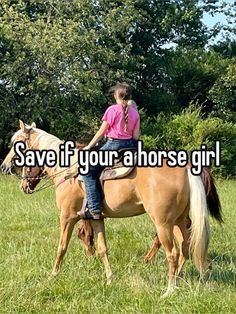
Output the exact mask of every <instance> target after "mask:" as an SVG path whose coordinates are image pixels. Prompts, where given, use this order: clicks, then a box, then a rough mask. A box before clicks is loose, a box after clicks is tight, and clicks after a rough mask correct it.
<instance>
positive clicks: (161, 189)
mask: <svg viewBox="0 0 236 314" xmlns="http://www.w3.org/2000/svg"><path fill="white" fill-rule="evenodd" d="M18 141H22V142H25V144H26V148H27V149H34V150H39V151H41V150H44V151H45V150H49V149H50V150H51V149H53V150H54V151H55V152H56V154H57V155H58V154H59V146H60V144H62V141H61V140H59V139H58V138H57V137H55V136H53V135H51V134H48V133H46V132H44V131H42V130H40V129H37V128H36V127H35V124H32V125H31V126H29V125H25V124H24V123H23V122H22V121H20V129H19V130H18V131H17V132H16V133H15V134H14V136H13V137H12V144H13V145H14V144H15V143H16V142H18ZM75 155H76V156H77V154H75ZM14 158H15V151H14V147H12V148H11V150H10V152H9V153H8V155H7V156H6V158H5V160H4V161H3V163H2V166H1V167H2V170H3V171H4V172H5V173H7V172H8V171H9V169H11V166H12V164H13V160H14ZM78 164H79V161H78ZM78 164H77V165H76V167H78ZM24 168H26V167H24ZM189 168H190V167H189V166H187V167H185V168H180V167H175V168H170V167H168V166H167V165H166V164H164V166H163V167H161V168H158V167H156V168H153V167H152V168H151V167H136V168H135V169H134V171H133V172H131V173H130V174H129V175H128V176H127V177H125V178H122V179H117V180H109V181H105V183H104V195H105V198H104V202H103V208H104V215H105V216H106V217H111V218H121V217H131V216H135V215H140V214H144V213H147V214H148V215H149V217H150V218H151V220H152V221H153V223H154V225H155V227H156V230H157V234H158V237H157V238H156V239H155V240H154V243H153V246H152V248H151V250H150V252H149V254H148V255H149V257H150V256H151V257H152V256H154V255H155V253H156V251H157V248H158V247H159V246H160V245H162V246H163V248H164V250H165V254H166V258H167V262H168V268H169V272H168V274H169V281H168V288H167V291H166V293H165V296H166V295H168V294H170V293H171V292H172V291H173V290H174V288H175V287H176V281H177V278H178V276H179V274H180V271H181V269H182V267H183V264H184V262H185V259H186V257H187V254H188V251H189V244H190V248H191V249H192V254H193V260H194V263H195V265H196V267H197V269H198V270H199V271H204V270H205V269H206V268H207V249H208V241H209V223H208V210H209V211H210V214H211V215H212V216H213V217H214V218H216V219H217V220H218V221H220V222H221V221H222V217H221V209H220V203H219V198H218V195H217V192H216V189H215V186H214V182H213V181H212V177H211V175H210V173H209V172H208V173H206V180H204V183H205V189H204V184H203V180H202V179H201V177H200V176H194V175H192V174H191V171H190V169H189ZM23 170H24V169H23ZM35 170H36V169H34V171H35ZM42 170H43V172H44V173H46V174H47V175H48V176H49V178H51V179H52V180H53V182H54V184H55V187H56V202H57V206H58V208H59V209H60V210H61V213H60V227H61V232H60V240H59V246H58V250H57V255H56V260H55V265H54V268H53V271H52V274H53V276H56V275H57V274H58V273H59V271H60V268H61V264H62V260H63V257H64V255H65V253H66V250H67V247H68V243H69V241H70V238H71V234H72V231H73V228H74V226H75V224H76V222H77V221H78V220H79V219H80V217H79V216H78V214H77V212H78V210H80V208H81V206H82V202H83V199H84V197H85V193H84V190H83V186H82V183H81V182H78V181H77V180H74V179H73V180H65V179H64V177H65V168H61V167H59V165H58V164H57V165H56V166H55V167H52V168H50V167H47V166H44V169H40V168H38V171H36V172H37V173H36V174H35V173H34V175H32V173H31V170H30V169H28V171H25V170H24V175H23V177H22V180H21V188H22V190H23V191H24V192H25V193H31V192H32V189H34V187H35V185H36V184H37V183H36V181H34V182H33V181H32V180H33V179H34V177H35V176H38V175H39V174H40V172H42ZM207 205H208V206H207ZM207 207H208V208H207ZM189 215H190V217H191V220H192V225H191V229H190V231H189V230H187V227H186V219H187V217H188V216H189ZM88 227H90V228H92V230H93V232H94V235H95V238H96V242H97V249H98V254H99V255H100V256H101V258H102V260H103V263H104V266H105V271H106V276H107V282H108V283H110V282H111V279H112V271H111V267H110V264H109V260H108V256H107V245H106V238H105V227H104V220H99V221H91V222H87V221H86V222H85V224H84V228H83V229H86V228H88ZM80 231H81V229H80ZM82 234H83V232H82V233H81V235H82ZM90 234H91V233H90ZM83 239H84V238H83ZM177 242H178V245H177ZM90 249H91V250H92V247H91V246H90ZM90 253H92V251H91V252H90ZM147 260H148V256H147Z"/></svg>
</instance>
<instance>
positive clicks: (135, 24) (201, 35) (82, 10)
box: [0, 0, 236, 152]
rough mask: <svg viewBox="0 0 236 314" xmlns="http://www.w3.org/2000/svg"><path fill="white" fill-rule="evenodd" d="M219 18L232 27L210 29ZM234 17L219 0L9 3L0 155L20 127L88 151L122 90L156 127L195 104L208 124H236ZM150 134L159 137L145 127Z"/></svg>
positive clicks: (4, 20) (1, 49) (1, 75)
mask: <svg viewBox="0 0 236 314" xmlns="http://www.w3.org/2000/svg"><path fill="white" fill-rule="evenodd" d="M219 12H221V13H224V14H225V16H227V18H228V21H229V22H228V24H227V25H218V24H216V25H215V26H214V27H212V28H209V27H207V26H206V25H205V24H204V23H203V16H204V14H211V15H214V14H216V13H219ZM234 17H235V7H229V6H227V4H225V3H222V2H221V1H218V0H208V1H192V0H180V1H175V0H124V1H115V0H111V1H108V0H96V1H93V0H71V1H69V2H66V1H62V0H48V1H40V0H30V1H23V0H20V1H16V0H15V1H14V0H13V1H11V0H1V1H0V65H1V66H0V112H1V120H0V135H1V136H0V147H1V151H2V152H3V151H4V150H6V148H7V144H8V142H9V138H10V136H11V134H12V132H13V131H15V130H16V128H17V126H18V119H19V118H20V119H22V120H24V121H26V122H32V121H35V122H36V124H37V125H38V126H39V127H40V128H42V129H45V130H46V131H49V132H51V133H53V134H55V135H57V136H58V137H60V138H63V139H79V140H80V141H83V142H86V141H87V140H88V139H89V138H91V136H92V134H93V133H94V131H95V130H96V128H97V126H98V125H99V123H100V117H101V115H102V112H103V111H104V109H105V108H106V107H107V106H108V104H110V103H112V99H111V97H110V95H109V88H110V87H111V86H112V85H114V84H115V83H116V82H118V81H120V82H122V81H125V82H128V83H129V84H131V85H132V86H133V88H134V95H133V98H134V99H135V100H136V102H137V103H138V106H139V108H142V115H143V120H148V121H149V120H150V119H151V121H150V124H152V123H153V125H155V124H156V121H157V120H158V116H159V115H164V116H166V117H169V119H170V120H173V115H174V116H176V115H181V112H182V110H183V109H185V108H187V107H188V106H189V104H190V103H194V104H195V106H196V108H199V107H200V106H201V108H202V116H201V117H202V119H206V118H209V117H211V118H213V117H214V118H217V119H221V120H222V121H223V122H224V123H228V124H230V123H231V124H234V123H235V120H236V118H235V110H236V102H235V99H236V97H235V90H236V89H235V86H236V75H235V73H236V71H235V68H236V65H235V56H236V42H235V37H234V36H235V26H234V25H235V24H234V23H233V21H234ZM222 30H223V31H224V37H219V40H218V41H214V40H213V39H214V38H215V37H216V36H217V34H219V33H220V32H221V31H222ZM159 119H162V118H160V117H159ZM157 129H159V128H157ZM142 133H143V138H144V139H145V138H147V137H149V138H150V137H152V138H154V136H153V134H150V130H149V128H148V126H147V125H146V124H145V123H144V124H143V131H142ZM154 133H156V131H155V132H154ZM160 134H162V132H161V130H160ZM163 136H164V134H163ZM180 136H181V135H180ZM180 141H181V140H180ZM150 143H152V144H153V145H157V144H158V145H163V146H165V145H166V144H165V142H164V140H163V142H162V143H160V141H159V142H158V141H157V140H151V141H148V142H147V143H146V145H147V146H149V145H150ZM172 148H173V147H172Z"/></svg>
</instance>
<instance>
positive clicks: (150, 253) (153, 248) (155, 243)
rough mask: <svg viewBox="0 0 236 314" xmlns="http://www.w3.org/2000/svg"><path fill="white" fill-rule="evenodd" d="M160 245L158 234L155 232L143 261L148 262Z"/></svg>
mask: <svg viewBox="0 0 236 314" xmlns="http://www.w3.org/2000/svg"><path fill="white" fill-rule="evenodd" d="M160 247H161V242H160V240H159V237H158V234H157V233H156V236H155V238H154V240H153V243H152V246H151V248H150V249H149V251H148V253H147V254H146V255H145V257H144V261H145V262H150V261H151V260H152V259H153V258H154V257H155V255H156V254H157V252H158V250H159V249H160Z"/></svg>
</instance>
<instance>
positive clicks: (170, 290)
mask: <svg viewBox="0 0 236 314" xmlns="http://www.w3.org/2000/svg"><path fill="white" fill-rule="evenodd" d="M174 292H175V288H171V289H167V291H166V292H165V293H164V294H162V295H161V299H165V298H168V297H169V296H171V295H172V294H173V293H174Z"/></svg>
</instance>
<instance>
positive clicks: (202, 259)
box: [188, 169, 210, 272]
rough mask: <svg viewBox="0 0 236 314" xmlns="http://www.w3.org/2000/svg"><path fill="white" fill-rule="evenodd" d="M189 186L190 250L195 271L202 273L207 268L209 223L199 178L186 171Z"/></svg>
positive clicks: (204, 195)
mask: <svg viewBox="0 0 236 314" xmlns="http://www.w3.org/2000/svg"><path fill="white" fill-rule="evenodd" d="M188 178H189V186H190V217H191V220H192V226H191V239H190V249H191V250H192V252H193V261H194V264H195V265H196V267H197V269H198V270H199V271H200V272H202V271H204V270H205V269H206V268H207V249H208V243H209V231H210V230H209V222H208V210H207V201H206V193H205V189H204V186H203V183H202V180H201V177H200V176H195V175H193V174H192V173H191V171H190V169H188Z"/></svg>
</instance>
